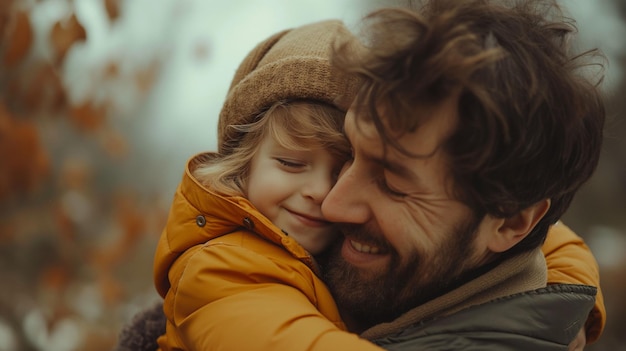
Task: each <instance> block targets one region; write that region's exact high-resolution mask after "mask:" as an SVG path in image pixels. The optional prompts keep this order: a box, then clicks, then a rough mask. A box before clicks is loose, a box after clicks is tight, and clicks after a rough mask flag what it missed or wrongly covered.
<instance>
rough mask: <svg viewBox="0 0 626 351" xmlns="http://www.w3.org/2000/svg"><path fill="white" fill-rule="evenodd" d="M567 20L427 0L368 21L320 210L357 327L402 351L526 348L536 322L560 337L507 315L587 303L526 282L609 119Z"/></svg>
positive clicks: (527, 5)
mask: <svg viewBox="0 0 626 351" xmlns="http://www.w3.org/2000/svg"><path fill="white" fill-rule="evenodd" d="M549 16H550V17H549ZM561 17H562V16H561V13H560V12H559V9H558V6H557V5H556V4H552V3H549V2H545V1H544V2H538V1H526V2H518V4H515V5H514V7H512V8H507V7H505V6H502V5H500V4H497V3H495V2H493V1H485V0H476V1H470V0H468V1H458V0H433V1H430V2H427V3H426V4H425V5H424V6H423V7H422V8H420V9H419V10H417V11H411V10H407V9H384V10H380V11H378V12H375V13H373V14H372V15H370V16H369V17H368V21H369V24H370V27H368V29H369V32H368V34H369V36H368V37H367V38H366V44H365V48H364V49H363V50H362V52H360V54H359V55H349V54H348V52H347V50H349V49H348V48H344V50H343V51H340V52H339V55H338V56H337V61H338V62H339V65H340V66H341V67H342V68H343V69H344V70H346V71H348V72H353V73H355V74H358V75H359V76H361V77H362V79H363V81H364V84H363V87H362V89H361V90H360V92H359V94H358V95H357V97H356V100H355V102H354V103H353V105H352V107H351V108H350V110H349V111H348V113H347V116H346V121H345V132H346V135H347V137H348V139H349V141H350V143H351V144H352V147H353V160H352V161H351V162H350V163H349V164H348V165H346V166H345V168H344V170H343V172H342V174H341V175H340V177H339V180H338V181H337V184H336V185H335V186H334V187H333V189H332V190H331V191H330V193H329V194H328V196H327V198H326V199H325V200H324V203H323V206H322V210H323V213H324V215H325V216H326V218H327V219H329V220H331V221H333V222H339V223H343V226H342V232H343V233H344V235H345V238H344V240H343V243H342V245H341V246H340V247H339V248H337V249H336V250H335V251H334V254H333V255H332V259H331V262H330V263H329V264H328V267H327V269H326V271H325V273H326V275H325V276H326V279H325V280H326V282H327V284H328V285H329V286H330V288H331V291H332V292H333V296H334V297H335V299H336V301H337V304H338V305H339V306H340V307H341V308H343V309H344V315H345V316H348V317H350V319H349V320H350V321H352V325H351V326H352V330H355V331H359V332H361V333H362V336H363V337H366V338H368V339H372V340H376V341H377V342H378V343H379V344H381V345H383V346H384V347H386V348H388V349H393V350H396V349H398V350H400V349H418V350H422V349H431V348H433V349H439V348H438V347H442V346H441V345H450V346H447V347H445V349H455V350H456V349H465V348H466V347H467V348H469V347H470V345H471V347H476V348H477V349H482V350H487V349H499V350H503V349H528V348H530V347H539V344H540V343H541V342H540V341H538V340H530V339H529V338H527V335H528V334H525V333H532V334H533V335H535V336H536V335H537V333H535V332H531V331H529V330H530V329H533V328H534V329H536V328H537V327H539V326H540V323H552V322H554V324H548V325H541V328H543V329H544V333H545V335H550V333H553V334H554V333H559V332H564V329H562V328H561V327H560V325H559V323H562V322H563V321H558V320H557V319H558V318H553V319H552V321H549V319H550V318H548V320H546V319H542V318H543V317H542V318H540V319H537V320H535V319H534V316H531V315H532V313H529V312H525V311H523V310H522V311H519V312H522V314H523V315H522V316H520V318H510V317H511V316H510V315H507V313H509V312H510V311H511V310H507V308H511V309H514V307H512V306H515V305H516V304H517V303H520V305H517V306H518V307H519V306H523V305H525V304H526V303H528V305H527V307H528V308H540V309H542V312H543V313H546V314H552V315H553V316H564V314H566V313H567V311H570V312H571V311H572V310H571V306H570V307H566V305H561V301H560V300H567V299H569V298H574V299H576V298H582V299H583V300H584V299H585V295H586V294H587V293H588V292H586V291H583V290H584V289H583V290H578V287H576V288H575V289H574V290H569V289H570V288H572V286H567V285H555V286H550V287H548V288H547V289H542V288H543V286H545V282H542V281H541V279H538V280H536V281H533V279H534V278H536V277H534V275H536V274H542V273H541V271H542V270H545V267H543V266H542V265H541V264H535V263H534V262H539V261H535V260H536V259H537V257H539V256H540V255H541V253H540V250H539V247H540V245H541V244H542V242H543V241H544V239H545V237H546V233H547V230H548V228H549V227H550V226H551V225H553V224H555V223H557V221H558V220H559V218H560V217H561V215H562V214H563V213H564V212H565V210H566V209H567V207H568V206H569V204H570V202H571V200H572V198H573V196H574V194H575V193H576V191H577V190H578V188H579V187H580V186H581V185H582V184H583V183H584V182H585V181H586V180H587V179H588V178H589V177H590V176H591V174H592V173H593V171H594V169H595V167H596V165H597V162H598V158H599V153H600V148H601V140H602V129H603V123H604V114H605V112H604V106H603V103H602V99H601V96H600V94H599V92H598V89H597V87H596V85H595V84H594V83H593V82H589V81H588V80H586V79H585V78H584V77H583V76H582V73H583V72H581V69H582V68H583V67H584V65H586V64H588V63H589V62H588V61H584V60H585V59H586V58H587V56H585V55H582V56H576V55H575V54H572V53H569V52H568V51H567V50H568V48H567V46H566V44H567V43H568V40H567V38H568V35H570V34H571V33H572V32H573V30H574V28H572V27H571V25H570V24H569V23H568V22H566V21H564V20H562V18H561ZM511 267H517V268H519V269H521V270H527V272H526V273H524V274H528V275H527V276H526V278H524V279H519V278H520V276H519V275H518V273H519V271H517V270H516V269H511ZM544 274H545V273H544ZM505 285H507V288H506V289H504V288H503V287H504V286H505ZM535 289H541V290H540V293H537V290H535ZM563 289H565V290H563ZM525 291H532V293H524V292H525ZM515 294H522V295H521V296H519V295H518V296H516V298H515V299H512V298H511V296H514V295H515ZM591 294H592V295H593V293H591ZM564 295H566V296H564ZM505 297H507V298H508V300H506V301H504V302H502V301H496V302H490V301H492V300H494V299H503V298H505ZM524 299H527V300H528V301H526V302H522V301H523V300H524ZM542 301H550V303H546V304H543V303H542ZM477 305H480V306H478V307H476V306H477ZM499 305H500V306H501V307H498V306H499ZM507 306H509V307H507ZM487 311H489V312H494V311H500V313H499V314H495V315H494V316H493V317H492V315H491V314H490V315H489V319H485V318H483V319H482V321H481V317H484V316H486V315H487V314H486V313H487ZM568 318H573V319H575V318H576V317H575V316H573V315H572V316H569V317H568ZM430 320H434V321H433V322H429V321H430ZM467 321H472V323H475V324H472V323H467ZM516 323H520V324H518V325H516ZM478 324H480V326H478ZM533 324H535V325H533ZM521 326H523V327H521ZM528 326H530V327H531V328H530V329H529V330H527V329H526V328H527V327H528ZM481 328H483V329H484V330H489V331H491V332H492V333H491V334H490V335H484V334H489V333H486V332H485V333H483V335H480V334H479V333H476V334H473V335H463V333H468V332H471V331H476V330H477V329H481ZM516 329H517V330H516ZM495 331H498V332H499V333H500V334H497V333H495ZM506 332H508V333H509V334H511V335H514V336H513V337H509V338H508V340H503V339H501V335H502V333H506ZM570 332H571V331H570ZM450 334H452V336H451V335H450ZM470 334H472V333H470ZM539 334H541V333H539ZM565 334H567V333H565ZM565 334H564V335H563V337H566V335H565ZM515 335H517V336H518V337H515ZM572 335H573V334H572ZM568 337H569V336H568ZM452 345H455V346H452Z"/></svg>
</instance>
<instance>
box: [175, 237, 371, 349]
mask: <svg viewBox="0 0 626 351" xmlns="http://www.w3.org/2000/svg"><path fill="white" fill-rule="evenodd" d="M268 245H272V244H268ZM268 256H270V257H271V255H267V253H265V254H260V253H258V252H255V251H252V250H250V249H247V248H245V247H241V246H238V245H230V244H211V245H210V246H204V247H202V248H201V249H200V250H198V251H197V252H195V253H194V254H193V255H192V256H191V258H190V259H189V260H188V261H187V262H186V263H185V268H184V272H183V273H182V275H181V277H180V279H179V280H178V283H177V284H172V285H173V286H172V289H176V292H175V295H176V296H175V298H174V299H173V300H170V301H173V304H172V305H170V306H171V307H170V306H168V303H167V301H166V304H165V309H166V312H168V314H169V315H170V319H171V317H172V316H173V320H174V323H175V324H176V328H177V329H178V330H179V336H180V337H181V339H182V341H183V342H184V343H185V344H186V345H187V347H188V349H189V350H214V349H223V350H251V351H252V350H372V351H373V350H377V351H380V350H382V349H381V348H379V347H377V346H375V345H374V344H372V343H370V342H368V341H366V340H364V339H360V338H359V337H358V336H357V335H355V334H352V333H348V332H346V331H343V330H341V329H340V328H339V327H338V326H337V325H335V324H333V322H331V321H330V320H329V319H327V318H326V317H325V316H324V315H323V314H322V313H321V312H320V310H318V308H317V307H316V306H315V305H314V303H313V302H317V299H318V298H319V299H325V298H330V295H328V296H315V294H314V293H313V292H314V291H319V289H314V288H313V285H314V284H315V283H314V282H313V283H312V281H313V280H312V279H311V277H312V276H313V273H312V272H309V271H308V269H307V268H306V267H303V268H304V269H303V268H302V267H298V266H297V265H299V264H300V263H299V262H297V261H295V260H291V262H293V263H294V264H295V265H292V264H291V263H290V261H280V260H278V261H277V260H275V259H270V258H268ZM307 273H310V274H311V276H307ZM320 283H321V282H320ZM174 285H176V286H174ZM324 290H325V288H324ZM325 291H326V290H325ZM170 293H172V292H170ZM166 300H167V299H166ZM312 301H313V302H312ZM327 301H330V302H332V300H327ZM332 307H333V308H332V310H335V311H336V309H335V307H334V302H332ZM168 308H172V310H171V311H168V310H167V309H168ZM336 317H337V318H336V322H337V324H339V325H342V323H341V321H340V320H339V316H338V315H336Z"/></svg>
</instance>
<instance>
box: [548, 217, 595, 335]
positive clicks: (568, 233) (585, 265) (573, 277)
mask: <svg viewBox="0 0 626 351" xmlns="http://www.w3.org/2000/svg"><path fill="white" fill-rule="evenodd" d="M542 251H543V254H544V256H545V257H546V262H547V265H548V284H557V283H564V284H584V285H590V286H594V287H596V288H598V294H597V295H596V303H595V305H594V307H593V309H592V310H591V312H589V317H588V318H587V323H586V324H585V329H586V332H587V343H592V342H594V341H596V340H598V338H599V337H600V335H601V334H602V331H603V329H604V325H605V323H606V310H605V307H604V297H603V296H602V290H601V288H600V272H599V268H598V263H597V262H596V259H595V257H594V256H593V254H592V253H591V250H590V249H589V247H588V246H587V245H586V244H585V242H584V241H583V239H582V238H580V237H579V236H578V235H576V234H575V233H574V232H573V231H572V230H571V229H570V228H568V227H567V226H566V225H564V224H563V223H561V222H558V223H557V224H555V225H554V226H552V227H551V228H550V230H549V231H548V236H547V238H546V241H545V243H544V244H543V247H542Z"/></svg>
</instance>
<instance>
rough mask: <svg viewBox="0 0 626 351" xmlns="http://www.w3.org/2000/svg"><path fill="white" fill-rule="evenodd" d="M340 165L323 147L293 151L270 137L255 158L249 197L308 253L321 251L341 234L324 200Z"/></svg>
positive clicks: (252, 163)
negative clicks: (328, 215)
mask: <svg viewBox="0 0 626 351" xmlns="http://www.w3.org/2000/svg"><path fill="white" fill-rule="evenodd" d="M342 165H343V164H342V162H341V161H340V160H337V159H336V158H335V157H333V156H332V155H331V154H330V153H329V152H328V151H326V150H324V149H322V148H315V149H307V150H290V149H287V148H285V147H283V146H281V145H280V144H278V143H277V142H276V141H275V140H274V139H273V138H272V137H271V136H266V137H265V139H264V140H263V141H262V142H261V145H260V146H259V149H258V151H257V153H256V154H255V155H254V157H253V158H252V162H251V168H250V177H249V180H248V183H247V184H248V189H247V190H248V191H247V193H248V199H249V200H250V202H252V204H253V205H254V206H256V208H257V209H258V210H259V211H260V212H261V213H262V214H263V215H265V216H266V217H267V218H268V219H269V220H271V221H272V222H273V223H274V224H275V225H276V226H278V227H279V228H281V229H282V230H284V231H285V232H287V233H288V235H289V236H291V237H293V238H294V239H295V240H296V241H297V242H298V243H300V245H302V246H303V247H304V248H305V249H306V250H307V251H309V252H310V253H311V254H318V253H320V252H321V251H322V250H324V249H325V248H326V247H327V246H328V245H329V244H330V242H331V241H332V240H333V239H334V237H335V235H336V233H337V232H336V229H335V227H334V226H333V225H332V224H331V223H330V222H328V221H326V220H325V219H324V217H323V216H322V211H321V204H322V201H323V200H324V198H325V197H326V194H328V192H329V191H330V188H331V187H332V186H333V185H334V183H335V180H336V174H337V173H338V171H339V169H340V168H341V167H342Z"/></svg>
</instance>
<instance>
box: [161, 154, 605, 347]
mask: <svg viewBox="0 0 626 351" xmlns="http://www.w3.org/2000/svg"><path fill="white" fill-rule="evenodd" d="M203 157H207V156H203V155H200V156H196V157H195V158H192V159H191V160H190V162H189V164H188V167H187V169H186V171H185V174H184V175H183V179H182V181H181V183H180V185H179V187H178V189H177V191H176V194H175V196H174V201H173V203H172V206H171V209H170V215H169V218H168V222H167V225H166V227H165V229H164V231H163V233H162V235H161V238H160V240H159V243H158V246H157V250H156V255H155V261H154V283H155V286H156V288H157V291H158V292H159V294H160V295H161V296H162V297H163V298H164V307H163V308H164V311H165V314H166V316H167V326H166V334H165V335H163V336H161V337H160V338H159V340H158V341H159V346H160V348H161V350H164V351H166V350H212V349H225V348H226V346H225V345H228V349H233V350H366V351H367V350H382V349H381V348H379V347H377V346H375V345H373V344H371V343H370V342H368V341H366V340H364V339H360V338H359V337H358V336H357V335H355V334H352V333H349V332H346V331H345V325H344V324H343V323H342V321H341V319H340V316H339V313H338V310H337V307H336V305H335V303H334V301H333V299H332V296H331V295H330V292H329V291H328V289H327V287H326V286H325V285H324V283H323V282H322V281H321V280H320V279H319V277H318V276H317V273H318V267H317V266H316V264H315V261H314V259H313V258H312V257H311V255H309V254H308V253H307V252H306V251H305V250H304V249H303V248H302V247H301V246H300V245H299V244H298V243H296V242H295V241H294V240H292V239H291V238H289V237H288V236H286V235H285V234H283V233H282V232H281V231H280V229H279V228H277V227H275V226H274V225H273V224H272V223H271V222H270V221H269V220H268V219H267V218H265V217H264V216H263V215H261V214H260V213H259V212H258V211H257V210H256V209H255V208H254V207H253V206H252V204H250V202H249V201H248V200H246V199H244V198H242V197H224V196H221V195H218V194H216V193H213V192H211V191H210V190H208V189H207V188H205V187H203V186H202V185H200V184H199V183H198V182H197V180H196V179H195V178H193V176H192V175H191V170H192V169H193V168H194V166H195V165H196V163H197V162H199V161H201V160H202V158H203ZM543 252H544V254H545V255H546V260H547V263H548V269H549V271H548V282H549V283H570V284H585V285H592V286H596V287H598V288H599V274H598V269H597V264H596V262H595V259H594V258H593V255H591V252H590V251H589V248H588V247H586V246H585V244H584V242H583V241H582V240H581V239H580V238H579V237H577V236H576V235H575V234H574V233H573V232H572V231H571V230H570V229H569V228H567V227H566V226H565V225H563V224H559V225H556V226H554V227H553V228H552V229H551V231H550V234H549V235H548V238H547V240H546V243H545V245H544V247H543ZM605 318H606V317H605V310H604V304H603V299H602V294H601V292H600V290H599V289H598V297H597V300H596V305H595V307H594V310H593V311H592V313H591V314H590V317H589V320H588V321H587V338H588V342H592V341H594V340H596V339H597V338H598V337H599V335H600V333H601V331H602V329H603V328H604V323H605Z"/></svg>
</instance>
